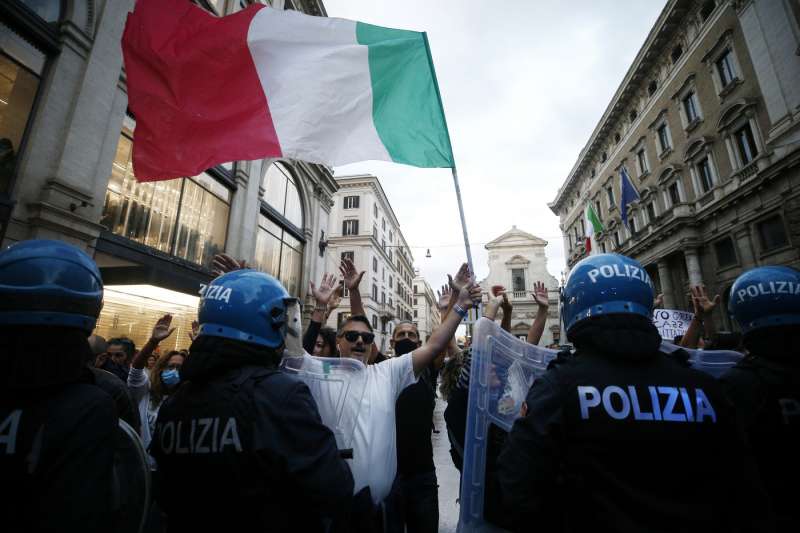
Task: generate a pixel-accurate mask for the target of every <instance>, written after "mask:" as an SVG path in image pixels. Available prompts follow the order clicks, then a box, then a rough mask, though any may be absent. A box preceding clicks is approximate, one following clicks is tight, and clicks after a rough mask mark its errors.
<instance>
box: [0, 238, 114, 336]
mask: <svg viewBox="0 0 800 533" xmlns="http://www.w3.org/2000/svg"><path fill="white" fill-rule="evenodd" d="M102 307H103V281H102V279H101V277H100V270H99V269H98V268H97V265H96V264H95V262H94V261H93V260H92V258H91V257H89V256H88V255H87V254H86V253H85V252H84V251H82V250H80V249H79V248H76V247H75V246H72V245H71V244H67V243H65V242H61V241H51V240H41V239H37V240H29V241H21V242H19V243H17V244H14V245H12V246H10V247H9V248H7V249H5V250H3V251H1V252H0V325H4V326H6V325H33V326H37V325H41V326H66V327H71V328H78V329H81V330H84V331H86V333H87V335H88V334H89V333H91V331H92V330H93V329H94V327H95V325H96V323H97V317H98V316H99V315H100V310H101V309H102Z"/></svg>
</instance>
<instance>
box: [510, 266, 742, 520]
mask: <svg viewBox="0 0 800 533" xmlns="http://www.w3.org/2000/svg"><path fill="white" fill-rule="evenodd" d="M563 298H564V303H563V315H564V322H565V325H566V330H567V337H568V339H569V340H570V341H571V342H572V343H573V344H574V345H575V346H576V347H577V352H576V353H575V354H574V355H573V356H569V357H560V358H559V360H558V361H557V362H556V363H555V364H554V366H553V367H552V368H551V369H550V370H548V372H547V373H546V374H545V375H544V376H543V377H541V378H539V379H537V380H536V381H535V382H534V384H533V386H532V387H531V390H530V392H529V395H528V398H527V415H526V416H523V417H522V418H520V419H518V420H517V422H516V423H515V424H514V426H513V428H512V430H511V432H510V434H509V439H508V443H507V445H506V448H505V449H504V450H503V452H502V454H501V456H500V460H499V475H498V477H499V482H500V485H501V488H502V492H503V498H504V504H505V506H506V510H507V512H508V515H509V516H510V517H512V521H513V522H514V525H515V529H517V530H526V529H530V528H532V527H534V526H538V527H540V528H542V529H543V530H548V531H551V530H552V531H558V530H567V531H580V530H583V529H586V530H589V529H592V530H597V529H600V530H609V531H717V530H725V531H735V530H736V529H735V528H736V526H738V525H739V523H738V522H737V521H738V519H737V517H736V516H735V511H736V506H735V503H734V500H735V498H734V494H735V491H739V492H746V491H747V490H748V487H742V483H741V482H740V481H741V478H740V477H739V475H738V473H739V472H740V471H741V469H742V459H741V458H740V457H738V456H737V453H738V452H740V450H741V441H740V440H738V437H737V435H736V432H735V426H734V422H733V418H732V413H731V411H730V408H729V406H728V405H727V404H726V401H725V399H724V397H723V394H722V390H721V388H720V387H719V385H718V384H717V383H716V382H715V381H714V380H713V379H712V378H711V377H710V376H707V375H705V374H703V373H701V372H699V371H696V370H692V369H691V368H688V367H687V366H686V365H685V363H682V362H680V361H678V360H676V359H673V358H668V357H666V356H665V355H663V354H660V353H659V345H660V342H661V339H660V336H659V334H658V331H657V330H656V328H655V327H654V326H653V324H652V321H651V319H650V316H651V313H652V304H653V287H652V282H651V281H650V278H649V277H648V275H647V273H646V271H645V270H644V269H643V268H642V267H641V265H639V264H638V263H637V262H635V261H633V260H632V259H629V258H627V257H624V256H619V255H615V254H600V255H595V256H591V257H589V258H586V259H584V260H583V261H581V262H580V263H578V264H577V265H576V266H575V267H574V268H573V270H572V272H571V274H570V277H569V279H568V281H567V285H566V287H565V289H564V295H563ZM734 483H735V485H734Z"/></svg>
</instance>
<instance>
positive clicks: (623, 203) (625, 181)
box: [619, 167, 639, 227]
mask: <svg viewBox="0 0 800 533" xmlns="http://www.w3.org/2000/svg"><path fill="white" fill-rule="evenodd" d="M619 178H620V181H621V184H620V190H621V191H622V198H621V199H620V206H619V210H620V211H619V212H620V215H622V223H623V224H625V226H626V227H628V204H629V203H631V202H633V201H634V200H638V199H639V193H638V192H637V191H636V188H634V186H633V183H631V178H630V177H629V176H628V171H627V170H625V167H622V168H621V169H620V171H619Z"/></svg>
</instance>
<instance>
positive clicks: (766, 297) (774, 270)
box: [728, 266, 800, 335]
mask: <svg viewBox="0 0 800 533" xmlns="http://www.w3.org/2000/svg"><path fill="white" fill-rule="evenodd" d="M728 311H729V312H730V314H731V315H732V316H733V318H734V319H735V320H736V322H738V324H739V327H740V328H741V329H742V333H743V334H744V335H747V334H748V333H751V332H754V331H757V330H760V329H762V328H768V327H775V326H790V325H800V272H798V271H797V270H795V269H793V268H789V267H785V266H766V267H759V268H754V269H752V270H749V271H747V272H745V273H744V274H742V275H741V276H739V277H738V278H736V281H735V282H733V285H732V286H731V293H730V300H729V302H728Z"/></svg>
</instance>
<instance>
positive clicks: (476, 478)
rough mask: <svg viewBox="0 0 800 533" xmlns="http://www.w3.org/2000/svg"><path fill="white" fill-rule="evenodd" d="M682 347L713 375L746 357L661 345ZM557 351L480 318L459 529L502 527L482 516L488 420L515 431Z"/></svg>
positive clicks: (669, 350) (665, 349)
mask: <svg viewBox="0 0 800 533" xmlns="http://www.w3.org/2000/svg"><path fill="white" fill-rule="evenodd" d="M679 349H683V350H685V351H686V352H688V354H689V362H690V363H691V364H692V366H693V367H695V368H697V369H699V370H702V371H703V372H706V373H708V374H711V375H712V376H714V377H719V376H720V375H722V374H723V373H724V372H725V371H726V370H728V369H729V368H731V367H732V366H734V365H735V364H736V363H737V362H738V361H739V360H740V359H741V358H742V354H740V353H738V352H733V351H722V350H718V351H717V350H715V351H705V350H689V349H685V348H679V347H678V346H675V345H674V344H671V343H668V342H663V343H662V345H661V351H662V352H664V353H667V354H670V353H673V352H675V351H677V350H679ZM556 354H557V351H556V350H549V349H546V348H540V347H538V346H534V345H532V344H528V343H527V342H525V341H521V340H519V339H517V338H516V337H514V336H513V335H511V334H509V333H507V332H505V331H503V330H502V329H501V328H500V326H499V324H497V323H495V322H493V321H491V320H488V319H485V318H482V319H480V320H479V321H478V322H477V323H476V325H475V331H474V336H473V339H472V367H471V372H470V376H471V378H470V384H469V401H468V404H467V405H468V406H467V432H466V435H465V439H464V469H463V476H462V481H461V511H460V515H459V524H458V531H460V532H488V531H502V530H501V529H500V528H498V527H496V526H493V525H491V524H489V523H488V522H486V521H485V520H484V518H483V516H484V515H483V508H484V496H485V482H484V479H485V474H486V450H487V440H488V435H489V425H490V424H495V425H496V426H498V427H499V428H501V429H503V430H504V431H510V430H511V426H512V425H513V423H514V420H516V419H517V417H518V416H519V413H520V408H521V407H522V402H523V401H524V400H525V398H526V396H527V395H528V391H529V389H530V387H531V385H532V384H533V381H534V379H536V377H538V376H540V375H542V374H543V373H544V372H545V371H546V370H547V365H548V363H549V362H550V361H551V360H552V359H554V358H555V357H556Z"/></svg>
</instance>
